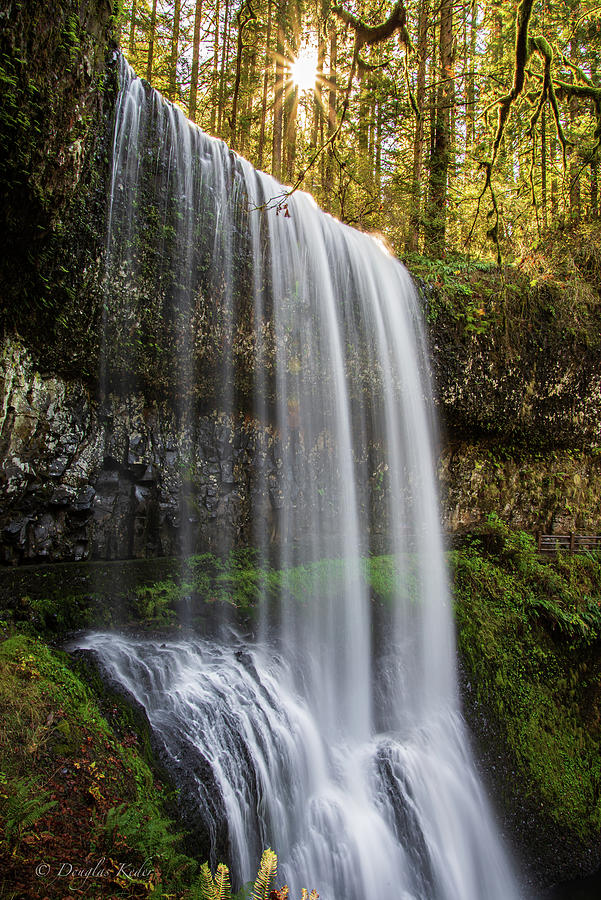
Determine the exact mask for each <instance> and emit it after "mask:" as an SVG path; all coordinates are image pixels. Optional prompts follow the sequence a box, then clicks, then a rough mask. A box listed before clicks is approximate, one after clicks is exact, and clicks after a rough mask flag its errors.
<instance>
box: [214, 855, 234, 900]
mask: <svg viewBox="0 0 601 900" xmlns="http://www.w3.org/2000/svg"><path fill="white" fill-rule="evenodd" d="M215 900H232V889H231V885H230V872H229V869H228V867H227V866H225V865H224V864H223V863H219V865H218V866H217V872H216V873H215Z"/></svg>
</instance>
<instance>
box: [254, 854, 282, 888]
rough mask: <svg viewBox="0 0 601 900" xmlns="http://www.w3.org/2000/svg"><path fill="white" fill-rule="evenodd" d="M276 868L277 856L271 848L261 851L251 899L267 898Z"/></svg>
mask: <svg viewBox="0 0 601 900" xmlns="http://www.w3.org/2000/svg"><path fill="white" fill-rule="evenodd" d="M277 870H278V858H277V855H276V854H275V853H274V851H273V850H271V849H270V848H268V849H267V850H264V851H263V856H262V857H261V865H260V866H259V871H258V873H257V877H256V879H255V886H254V890H253V900H269V892H270V890H271V884H272V882H273V880H274V878H275V876H276V873H277Z"/></svg>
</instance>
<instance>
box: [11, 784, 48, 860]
mask: <svg viewBox="0 0 601 900" xmlns="http://www.w3.org/2000/svg"><path fill="white" fill-rule="evenodd" d="M49 798H50V793H49V791H45V790H43V789H42V786H41V784H40V779H39V778H36V777H35V776H33V775H31V776H29V777H25V778H16V779H11V781H10V783H9V782H8V779H7V778H6V776H3V775H2V774H1V773H0V811H1V814H2V817H3V818H4V829H5V835H6V840H7V843H8V846H9V848H10V849H11V851H14V850H15V849H16V848H17V847H18V845H19V843H20V842H21V841H22V840H23V838H24V837H25V836H26V835H27V833H28V832H30V831H32V830H33V829H34V827H35V826H36V825H37V823H38V822H39V821H40V819H42V818H43V817H44V816H45V815H46V813H47V812H49V811H50V810H51V809H53V808H54V807H55V806H56V801H54V800H50V799H49Z"/></svg>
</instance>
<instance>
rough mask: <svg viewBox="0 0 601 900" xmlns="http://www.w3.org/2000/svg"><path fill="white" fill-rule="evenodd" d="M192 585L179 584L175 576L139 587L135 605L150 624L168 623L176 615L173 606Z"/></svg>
mask: <svg viewBox="0 0 601 900" xmlns="http://www.w3.org/2000/svg"><path fill="white" fill-rule="evenodd" d="M191 587H192V585H189V584H187V583H185V582H184V583H181V584H177V583H176V582H175V581H174V580H173V578H167V579H166V580H165V581H157V582H155V584H151V585H146V586H144V587H140V588H138V590H137V591H136V598H135V601H134V607H135V610H136V613H137V614H138V616H140V617H141V618H142V619H144V620H145V621H146V622H147V623H148V624H149V625H167V624H169V622H170V621H171V620H172V619H173V617H174V616H175V610H174V609H173V607H174V606H175V605H177V603H178V602H179V601H180V599H181V597H182V595H183V594H184V593H185V592H186V591H187V590H188V591H189V590H191Z"/></svg>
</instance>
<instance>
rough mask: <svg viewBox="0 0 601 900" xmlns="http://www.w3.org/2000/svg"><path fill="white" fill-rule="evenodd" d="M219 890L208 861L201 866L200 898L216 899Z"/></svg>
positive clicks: (204, 899) (203, 899) (202, 899)
mask: <svg viewBox="0 0 601 900" xmlns="http://www.w3.org/2000/svg"><path fill="white" fill-rule="evenodd" d="M216 896H217V890H216V887H215V882H214V881H213V876H212V875H211V870H210V869H209V866H208V863H206V862H205V863H203V864H202V866H201V867H200V898H201V900H216Z"/></svg>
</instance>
